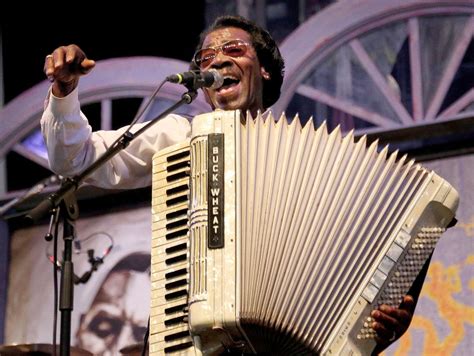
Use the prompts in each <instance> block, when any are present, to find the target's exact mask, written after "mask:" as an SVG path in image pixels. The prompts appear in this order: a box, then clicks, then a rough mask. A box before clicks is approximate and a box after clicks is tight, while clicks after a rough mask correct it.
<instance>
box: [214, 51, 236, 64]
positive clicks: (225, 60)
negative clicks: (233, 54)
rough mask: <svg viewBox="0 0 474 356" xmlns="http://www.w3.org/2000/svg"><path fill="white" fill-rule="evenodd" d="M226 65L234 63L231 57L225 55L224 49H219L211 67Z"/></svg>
mask: <svg viewBox="0 0 474 356" xmlns="http://www.w3.org/2000/svg"><path fill="white" fill-rule="evenodd" d="M226 65H232V61H231V60H230V57H229V56H227V55H225V54H224V53H223V52H222V51H217V53H216V56H215V57H214V59H213V60H212V62H211V65H210V68H222V67H224V66H226Z"/></svg>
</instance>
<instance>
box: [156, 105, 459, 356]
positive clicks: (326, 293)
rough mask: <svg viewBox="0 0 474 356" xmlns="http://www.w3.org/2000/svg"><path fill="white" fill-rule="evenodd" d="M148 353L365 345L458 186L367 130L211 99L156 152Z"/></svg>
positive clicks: (425, 254)
mask: <svg viewBox="0 0 474 356" xmlns="http://www.w3.org/2000/svg"><path fill="white" fill-rule="evenodd" d="M152 191H153V193H152V219H153V221H152V230H153V231H152V261H151V263H152V266H151V271H152V276H151V277H152V299H151V314H150V336H149V353H150V354H151V355H168V354H169V355H219V354H221V353H223V352H225V351H226V352H229V350H233V351H237V352H238V353H239V354H262V353H263V354H272V355H278V354H281V355H292V354H296V355H304V354H323V355H340V354H342V355H358V354H362V355H365V354H370V353H371V352H372V350H373V349H374V347H375V345H376V343H375V340H374V336H375V332H374V330H373V329H372V328H371V326H370V325H371V318H370V312H371V311H372V310H374V309H376V308H378V306H380V305H381V304H388V305H391V306H398V305H399V304H400V302H401V300H402V298H403V296H404V295H405V294H406V293H407V291H408V290H409V289H410V287H411V285H412V284H413V282H414V280H415V278H416V276H417V275H418V274H419V272H420V270H421V269H422V267H423V265H424V264H425V262H426V261H427V259H428V258H429V256H430V254H431V253H432V252H433V249H434V247H435V244H436V243H437V241H438V239H439V238H440V236H441V234H442V233H443V232H444V231H445V229H446V227H447V226H448V224H449V223H450V222H451V221H452V219H453V218H454V213H455V210H456V208H457V205H458V194H457V192H456V191H455V190H454V189H453V188H452V186H451V185H450V184H448V183H447V182H446V181H444V180H443V179H442V178H440V177H439V176H438V175H436V174H435V173H434V172H431V171H428V170H426V169H424V168H423V167H421V166H420V165H419V164H415V163H414V162H413V161H412V160H407V158H406V156H404V157H401V158H399V159H397V152H394V153H389V152H388V148H387V147H385V148H379V147H378V144H377V142H374V143H372V144H370V145H368V144H367V142H366V138H365V137H361V138H360V139H358V140H356V139H355V138H354V135H353V133H352V132H350V133H348V134H347V135H345V136H344V137H343V136H342V134H341V132H340V129H339V128H336V129H335V130H332V131H331V132H328V129H327V127H326V126H325V124H322V125H321V126H320V127H315V125H314V123H313V122H312V120H309V121H308V122H307V123H306V124H305V125H302V124H301V122H300V120H299V118H298V117H295V118H294V119H293V120H288V119H287V118H286V117H285V116H284V115H282V117H280V119H278V120H276V119H275V118H274V117H273V116H272V114H271V113H268V114H267V115H266V116H265V117H263V116H262V115H261V114H259V115H258V117H257V118H252V117H251V116H250V115H247V117H246V118H245V117H244V116H243V115H241V113H240V112H239V111H216V112H213V113H209V114H204V115H199V116H196V117H195V118H194V119H193V123H192V135H191V138H190V139H189V140H188V141H187V142H183V143H180V144H177V145H174V146H172V147H168V148H167V149H165V150H162V151H160V152H158V153H157V154H155V156H154V159H153V190H152Z"/></svg>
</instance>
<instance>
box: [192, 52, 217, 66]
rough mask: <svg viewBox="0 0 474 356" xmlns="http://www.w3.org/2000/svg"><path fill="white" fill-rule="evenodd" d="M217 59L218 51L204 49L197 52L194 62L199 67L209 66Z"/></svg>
mask: <svg viewBox="0 0 474 356" xmlns="http://www.w3.org/2000/svg"><path fill="white" fill-rule="evenodd" d="M215 57H216V50H215V49H213V48H204V49H201V50H199V51H197V52H196V55H195V56H194V61H195V62H196V64H197V65H198V66H199V67H206V66H208V65H209V64H210V63H211V62H212V60H213V59H214V58H215Z"/></svg>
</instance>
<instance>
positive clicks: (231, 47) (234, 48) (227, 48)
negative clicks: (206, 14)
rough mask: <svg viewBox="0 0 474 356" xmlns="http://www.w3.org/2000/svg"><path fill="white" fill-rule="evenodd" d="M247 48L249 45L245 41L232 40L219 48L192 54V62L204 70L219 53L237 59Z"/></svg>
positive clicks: (204, 49)
mask: <svg viewBox="0 0 474 356" xmlns="http://www.w3.org/2000/svg"><path fill="white" fill-rule="evenodd" d="M249 46H250V44H249V43H247V42H245V41H242V40H232V41H229V42H226V43H223V44H221V45H220V46H215V47H208V48H201V49H200V50H199V51H197V52H196V53H195V54H194V57H193V61H194V63H195V64H196V65H197V66H198V67H199V68H205V67H207V66H209V65H210V64H211V62H212V61H213V60H214V58H216V56H217V53H218V52H219V51H221V52H222V53H224V54H225V55H226V56H229V57H233V58H237V57H242V56H243V55H245V53H247V49H248V47H249Z"/></svg>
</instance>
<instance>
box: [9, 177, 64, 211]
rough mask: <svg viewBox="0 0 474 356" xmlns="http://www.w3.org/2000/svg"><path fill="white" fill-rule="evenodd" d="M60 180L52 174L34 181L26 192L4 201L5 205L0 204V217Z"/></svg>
mask: <svg viewBox="0 0 474 356" xmlns="http://www.w3.org/2000/svg"><path fill="white" fill-rule="evenodd" d="M60 180H61V178H60V176H57V175H52V176H50V177H48V178H45V179H43V180H41V181H40V182H38V183H36V184H35V185H34V186H33V187H31V188H30V189H28V190H27V191H26V193H24V194H23V195H22V196H20V197H17V198H14V199H13V200H11V201H9V202H8V203H6V204H5V205H3V206H0V217H2V216H4V215H5V213H6V212H7V211H8V210H10V209H11V208H16V207H17V206H19V205H20V204H22V203H24V202H25V201H26V200H28V199H29V198H30V197H32V196H34V195H36V194H39V193H41V192H42V191H43V190H44V189H45V188H46V187H47V186H49V185H50V184H56V183H58V182H59V181H60Z"/></svg>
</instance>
